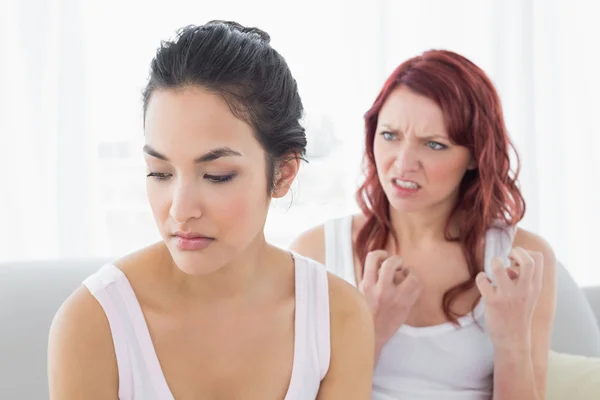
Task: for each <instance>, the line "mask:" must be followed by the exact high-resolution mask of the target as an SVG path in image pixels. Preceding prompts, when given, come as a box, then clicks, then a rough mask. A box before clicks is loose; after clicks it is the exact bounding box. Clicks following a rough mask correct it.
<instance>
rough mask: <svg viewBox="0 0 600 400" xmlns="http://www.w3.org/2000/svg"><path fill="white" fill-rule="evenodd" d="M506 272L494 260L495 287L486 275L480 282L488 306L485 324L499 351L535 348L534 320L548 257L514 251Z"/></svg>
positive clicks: (478, 281)
mask: <svg viewBox="0 0 600 400" xmlns="http://www.w3.org/2000/svg"><path fill="white" fill-rule="evenodd" d="M508 258H509V259H510V261H511V267H509V268H505V267H504V266H503V265H502V261H501V260H500V259H498V258H496V259H494V260H493V262H492V263H493V268H492V270H493V274H494V279H495V283H496V284H495V285H492V283H491V282H490V280H489V279H488V277H487V276H486V274H485V273H484V272H480V273H479V275H477V278H476V281H475V282H476V284H477V288H478V289H479V291H480V292H481V295H482V297H483V301H484V304H485V321H486V325H487V328H488V330H489V333H490V336H491V339H492V343H493V344H494V346H495V347H496V348H503V349H504V348H506V349H508V348H513V349H514V348H527V349H529V348H530V347H531V343H530V342H531V318H532V315H533V311H534V309H535V305H536V303H537V299H538V297H539V294H540V291H541V288H542V274H543V265H544V257H543V255H542V254H541V253H537V252H531V251H527V250H524V249H522V248H520V247H517V248H514V249H513V250H512V251H511V253H510V254H509V256H508Z"/></svg>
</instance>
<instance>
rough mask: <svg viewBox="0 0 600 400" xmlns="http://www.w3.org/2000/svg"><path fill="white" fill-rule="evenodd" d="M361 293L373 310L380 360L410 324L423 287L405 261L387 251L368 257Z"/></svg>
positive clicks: (360, 286) (360, 284) (377, 251)
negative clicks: (402, 330) (380, 354)
mask: <svg viewBox="0 0 600 400" xmlns="http://www.w3.org/2000/svg"><path fill="white" fill-rule="evenodd" d="M358 288H359V290H360V291H361V292H362V294H363V295H364V296H365V298H366V300H367V303H368V304H369V306H370V307H371V311H372V313H373V318H374V322H375V344H376V349H375V350H376V352H375V355H376V358H377V359H378V358H379V353H380V352H381V349H382V348H383V346H384V345H385V344H386V343H387V342H388V341H389V340H390V339H391V338H392V336H393V335H394V334H395V333H396V332H397V331H398V329H400V327H401V326H402V325H403V324H404V323H405V322H406V319H407V318H408V315H409V314H410V311H411V309H412V307H413V306H414V305H415V303H416V302H417V300H418V299H419V297H420V295H421V293H422V291H423V287H422V286H421V283H420V282H419V280H418V279H417V277H416V275H415V273H414V272H413V271H411V270H410V268H408V267H406V266H404V265H403V261H402V258H401V257H399V256H391V257H390V255H389V253H388V252H387V251H385V250H375V251H372V252H370V253H369V254H367V257H366V260H365V265H364V272H363V277H362V280H361V282H360V283H359V285H358Z"/></svg>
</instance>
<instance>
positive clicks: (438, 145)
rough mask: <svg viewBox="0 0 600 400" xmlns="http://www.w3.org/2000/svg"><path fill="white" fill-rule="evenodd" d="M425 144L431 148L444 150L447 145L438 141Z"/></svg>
mask: <svg viewBox="0 0 600 400" xmlns="http://www.w3.org/2000/svg"><path fill="white" fill-rule="evenodd" d="M427 146H429V147H430V148H431V149H433V150H444V149H445V148H447V147H448V146H446V145H445V144H441V143H438V142H427Z"/></svg>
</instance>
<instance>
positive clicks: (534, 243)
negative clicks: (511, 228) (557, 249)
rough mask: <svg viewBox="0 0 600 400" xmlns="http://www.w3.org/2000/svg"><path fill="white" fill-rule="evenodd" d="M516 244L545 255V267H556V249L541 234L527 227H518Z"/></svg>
mask: <svg viewBox="0 0 600 400" xmlns="http://www.w3.org/2000/svg"><path fill="white" fill-rule="evenodd" d="M514 246H515V247H522V248H523V249H525V250H528V251H532V252H536V253H540V254H541V255H542V257H544V269H552V270H554V269H556V256H555V254H554V250H553V249H552V246H550V244H549V243H548V242H547V241H546V240H545V239H544V238H542V237H541V236H539V235H537V234H535V233H533V232H530V231H527V230H525V229H522V228H518V229H517V232H516V234H515V240H514Z"/></svg>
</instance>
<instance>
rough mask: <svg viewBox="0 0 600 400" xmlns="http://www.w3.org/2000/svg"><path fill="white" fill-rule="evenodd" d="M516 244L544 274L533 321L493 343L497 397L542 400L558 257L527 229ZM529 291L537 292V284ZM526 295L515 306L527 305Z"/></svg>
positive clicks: (531, 319)
mask: <svg viewBox="0 0 600 400" xmlns="http://www.w3.org/2000/svg"><path fill="white" fill-rule="evenodd" d="M515 245H516V246H518V247H520V248H522V249H524V250H527V252H528V254H529V255H531V258H532V259H533V264H534V265H535V266H534V268H535V269H537V270H539V272H540V274H541V277H540V288H539V295H538V296H537V300H536V301H535V302H534V304H533V312H532V314H531V317H530V321H529V323H526V324H523V325H524V326H525V327H526V329H524V331H523V332H522V333H521V334H518V335H515V336H514V337H513V338H512V339H510V340H502V341H497V343H494V345H495V357H494V400H505V399H510V400H520V399H527V400H543V399H545V398H546V397H545V394H546V375H547V371H548V354H549V348H550V339H551V334H552V325H553V321H554V313H555V309H556V258H555V256H554V252H553V251H552V248H551V247H550V246H549V245H548V244H547V243H546V242H544V241H543V240H542V239H541V238H539V237H537V236H535V235H533V234H531V233H529V232H526V231H522V230H521V231H519V234H518V235H517V238H516V239H515ZM534 273H535V272H534ZM519 274H520V276H519V277H518V278H516V280H515V281H517V282H518V280H519V279H521V278H523V276H522V275H525V274H526V271H519ZM508 275H509V274H507V277H508ZM509 279H510V278H509ZM533 279H535V278H533ZM516 286H518V284H517V285H516ZM530 292H535V284H534V285H533V286H532V287H531V288H530ZM515 293H518V292H517V291H515ZM513 296H514V294H513ZM515 297H517V296H515ZM525 298H526V297H525V296H523V297H521V303H519V302H515V303H514V305H516V306H518V307H523V308H526V307H527V305H526V300H525ZM515 311H516V310H515ZM518 315H519V313H518V312H515V313H514V316H516V318H517V319H518V318H519V317H518ZM506 325H509V324H508V323H507V324H506Z"/></svg>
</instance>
